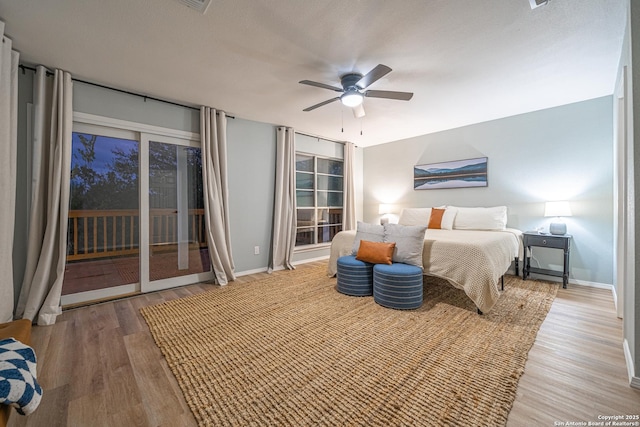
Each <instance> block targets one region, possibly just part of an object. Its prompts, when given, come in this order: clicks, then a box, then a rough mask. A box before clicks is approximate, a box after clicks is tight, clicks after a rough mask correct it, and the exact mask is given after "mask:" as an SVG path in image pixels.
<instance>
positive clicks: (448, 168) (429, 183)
mask: <svg viewBox="0 0 640 427" xmlns="http://www.w3.org/2000/svg"><path fill="white" fill-rule="evenodd" d="M487 159H488V158H487V157H478V158H475V159H466V160H454V161H451V162H442V163H431V164H427V165H417V166H414V167H413V189H414V190H433V189H438V188H468V187H486V186H487Z"/></svg>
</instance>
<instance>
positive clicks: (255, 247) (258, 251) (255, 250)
mask: <svg viewBox="0 0 640 427" xmlns="http://www.w3.org/2000/svg"><path fill="white" fill-rule="evenodd" d="M253 254H254V255H260V246H254V247H253Z"/></svg>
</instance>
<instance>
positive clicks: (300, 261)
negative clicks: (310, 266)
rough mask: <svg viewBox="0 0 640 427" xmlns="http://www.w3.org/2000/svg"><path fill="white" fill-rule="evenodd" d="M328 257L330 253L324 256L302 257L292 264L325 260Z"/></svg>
mask: <svg viewBox="0 0 640 427" xmlns="http://www.w3.org/2000/svg"><path fill="white" fill-rule="evenodd" d="M326 259H329V255H323V256H319V257H316V258H308V259H301V260H298V261H294V262H292V263H291V264H293V265H300V264H307V263H310V262H316V261H324V260H326Z"/></svg>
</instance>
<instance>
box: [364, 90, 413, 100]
mask: <svg viewBox="0 0 640 427" xmlns="http://www.w3.org/2000/svg"><path fill="white" fill-rule="evenodd" d="M364 96H366V97H369V98H387V99H397V100H400V101H408V100H410V99H411V98H413V93H412V92H395V91H392V90H368V91H366V92H365V93H364Z"/></svg>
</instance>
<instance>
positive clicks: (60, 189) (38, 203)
mask: <svg viewBox="0 0 640 427" xmlns="http://www.w3.org/2000/svg"><path fill="white" fill-rule="evenodd" d="M72 96H73V83H72V81H71V74H69V73H68V72H65V71H62V70H55V71H54V73H53V78H51V77H47V69H46V68H44V67H43V66H38V67H36V75H35V78H34V88H33V98H34V120H33V121H34V125H33V158H32V159H31V161H32V177H31V182H32V188H31V211H30V213H29V237H28V241H27V263H26V267H25V274H24V281H23V283H22V289H21V290H20V298H19V300H18V306H17V308H16V317H22V318H25V319H30V320H35V319H36V318H37V324H38V325H51V324H54V323H55V321H56V318H57V316H58V315H59V314H60V313H61V312H62V309H61V307H60V295H61V294H62V282H63V279H64V267H65V262H66V254H67V226H68V219H69V192H70V189H69V184H70V179H71V132H72V130H73V109H72Z"/></svg>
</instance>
